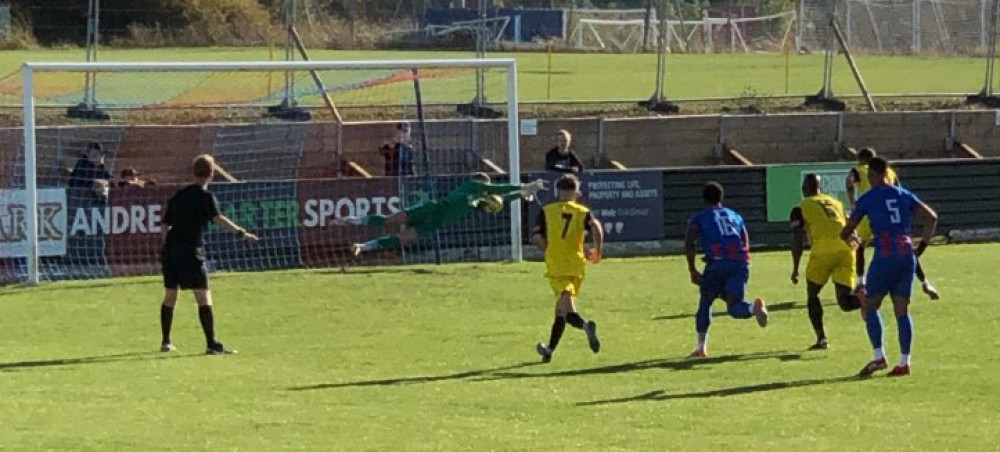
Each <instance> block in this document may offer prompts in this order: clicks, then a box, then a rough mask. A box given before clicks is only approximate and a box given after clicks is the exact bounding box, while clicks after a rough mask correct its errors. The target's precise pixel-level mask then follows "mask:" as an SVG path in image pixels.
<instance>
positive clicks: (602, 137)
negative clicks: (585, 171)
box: [594, 117, 608, 168]
mask: <svg viewBox="0 0 1000 452" xmlns="http://www.w3.org/2000/svg"><path fill="white" fill-rule="evenodd" d="M607 140H608V136H607V131H606V130H604V118H603V117H601V118H597V153H596V154H595V155H594V168H600V167H601V164H602V163H603V162H604V145H605V143H606V142H607Z"/></svg>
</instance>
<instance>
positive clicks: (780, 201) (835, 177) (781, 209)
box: [767, 163, 854, 222]
mask: <svg viewBox="0 0 1000 452" xmlns="http://www.w3.org/2000/svg"><path fill="white" fill-rule="evenodd" d="M853 166H854V164H853V163H806V164H795V165H772V166H768V167H767V221H770V222H776V221H788V214H789V212H791V211H792V208H794V207H795V206H796V205H798V204H799V201H801V200H802V179H803V178H805V176H806V174H809V173H816V174H819V175H820V177H821V178H822V181H823V185H822V187H821V189H822V190H823V193H826V194H828V195H830V196H833V197H834V198H837V199H839V200H840V202H842V203H844V207H846V208H847V209H848V210H850V202H849V201H848V200H847V173H849V172H850V171H851V168H852V167H853Z"/></svg>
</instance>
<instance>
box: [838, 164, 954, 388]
mask: <svg viewBox="0 0 1000 452" xmlns="http://www.w3.org/2000/svg"><path fill="white" fill-rule="evenodd" d="M888 168H889V165H888V163H887V162H886V161H885V160H884V159H882V158H879V157H875V158H873V159H872V160H871V162H870V163H869V164H868V170H869V171H868V180H869V181H870V182H871V185H872V188H871V190H869V191H868V192H867V193H865V194H864V195H863V196H861V198H860V199H858V201H857V205H856V206H855V208H854V211H853V212H851V219H850V220H849V221H848V222H847V225H846V226H844V230H843V231H841V233H840V238H842V239H844V240H852V239H851V237H852V236H853V234H854V231H855V229H856V228H857V226H858V224H859V223H860V222H861V220H862V218H865V217H867V218H868V220H869V221H870V222H871V228H872V233H873V236H874V240H873V244H874V248H875V254H874V256H872V262H871V265H870V266H869V270H868V277H867V288H866V290H867V293H866V294H865V297H864V300H865V302H864V305H863V306H862V314H863V315H864V319H865V324H866V326H867V330H868V338H869V339H871V342H872V347H874V348H875V359H874V360H872V361H871V362H869V363H868V364H866V365H865V367H864V368H862V369H861V372H860V376H862V377H868V376H870V375H872V374H873V373H875V372H877V371H879V370H882V369H885V368H886V361H885V352H884V351H883V350H882V315H881V313H879V310H878V309H879V306H881V304H882V299H883V298H885V296H886V295H890V296H891V297H892V306H893V310H894V311H895V314H896V323H897V324H898V325H899V348H900V353H901V354H902V360H901V361H900V363H899V365H898V366H896V367H894V368H893V369H892V371H890V372H889V376H894V377H895V376H902V375H909V374H910V347H911V345H912V344H913V320H912V319H911V318H910V313H909V305H910V292H911V291H912V288H913V278H914V273H915V270H916V264H917V257H918V256H920V255H921V254H923V252H924V250H925V249H926V248H927V244H928V243H930V239H931V237H933V236H934V229H935V228H936V227H937V213H935V212H934V210H933V209H931V208H930V206H928V205H927V204H924V203H923V201H921V200H920V198H917V196H916V195H914V194H913V193H910V191H909V190H906V189H905V188H902V187H895V186H892V185H890V184H889V183H888V182H887V178H886V173H887V171H888ZM914 214H916V215H920V216H923V217H924V229H923V241H922V242H920V245H919V246H918V247H917V248H916V249H915V250H914V248H913V241H912V240H911V239H910V220H911V219H912V217H913V215H914Z"/></svg>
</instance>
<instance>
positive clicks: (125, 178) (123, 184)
mask: <svg viewBox="0 0 1000 452" xmlns="http://www.w3.org/2000/svg"><path fill="white" fill-rule="evenodd" d="M153 186H156V181H154V180H152V179H141V178H139V171H137V170H136V169H135V168H125V169H123V170H122V172H121V180H119V181H118V188H146V187H153Z"/></svg>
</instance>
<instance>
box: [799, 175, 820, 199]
mask: <svg viewBox="0 0 1000 452" xmlns="http://www.w3.org/2000/svg"><path fill="white" fill-rule="evenodd" d="M820 182H821V179H820V177H819V174H816V173H809V174H806V177H805V178H803V179H802V194H804V195H806V196H815V195H818V194H819V186H820Z"/></svg>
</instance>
